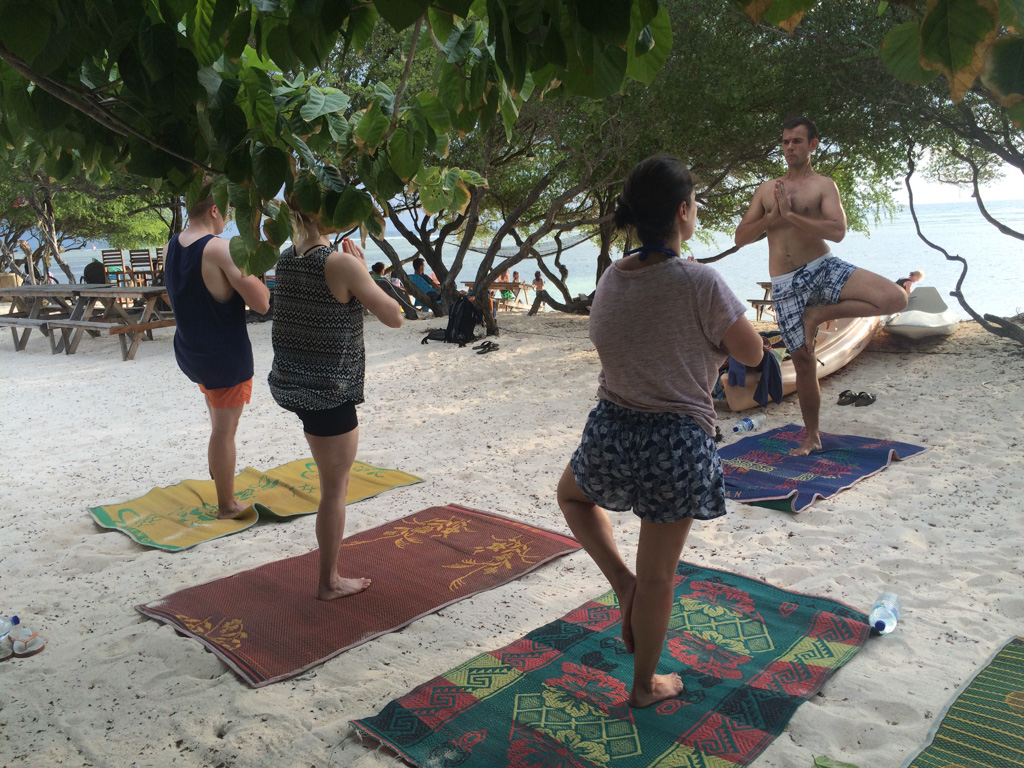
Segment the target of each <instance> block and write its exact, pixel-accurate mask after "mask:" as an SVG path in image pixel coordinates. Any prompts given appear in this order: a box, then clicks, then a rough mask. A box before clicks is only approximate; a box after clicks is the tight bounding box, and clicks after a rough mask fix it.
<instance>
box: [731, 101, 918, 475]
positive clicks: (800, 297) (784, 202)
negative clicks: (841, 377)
mask: <svg viewBox="0 0 1024 768" xmlns="http://www.w3.org/2000/svg"><path fill="white" fill-rule="evenodd" d="M782 128H783V130H782V152H783V155H784V156H785V159H786V166H787V170H786V173H785V174H784V175H783V176H782V177H781V178H778V179H772V180H771V181H766V182H764V183H763V184H761V185H760V186H759V187H758V188H757V192H755V193H754V199H753V201H752V202H751V204H750V209H749V210H748V211H747V213H746V215H745V216H744V217H743V219H742V221H740V224H739V226H738V227H737V228H736V237H735V240H736V245H739V246H744V245H749V244H750V243H752V242H754V241H755V240H757V239H758V238H759V237H760V236H761V233H762V232H766V233H767V235H768V272H769V274H770V275H771V278H772V300H773V301H774V303H775V317H776V319H777V321H778V323H779V330H780V331H781V332H782V340H783V341H784V342H785V344H786V347H788V349H789V353H790V354H791V355H792V357H793V366H794V368H795V369H796V391H797V396H798V397H799V398H800V412H801V413H802V414H803V418H804V426H805V427H806V429H807V436H806V437H805V438H804V441H803V442H802V443H801V444H800V445H799V446H798V447H797V448H794V449H793V450H792V451H791V453H792V454H794V455H797V456H806V455H807V454H809V453H811V452H812V451H817V450H820V449H821V436H820V433H819V428H818V427H819V425H818V415H819V412H820V410H821V389H820V387H819V386H818V371H817V361H816V359H815V356H814V337H815V334H816V332H817V328H818V326H819V325H821V324H822V323H826V322H829V321H831V320H838V319H839V318H843V317H872V316H875V315H891V314H894V313H896V312H902V311H903V310H904V309H906V306H907V293H906V291H905V290H904V289H902V288H901V287H900V286H898V285H896V284H895V283H894V282H892V281H891V280H887V279H886V278H884V277H882V276H881V275H876V274H874V273H873V272H869V271H867V270H866V269H860V268H858V267H855V266H854V265H853V264H848V263H847V262H844V261H841V260H840V259H838V258H836V257H835V256H833V255H832V253H831V250H830V248H829V246H828V244H827V243H826V242H825V241H826V240H830V241H832V242H834V243H838V242H841V241H842V239H843V238H844V237H845V236H846V211H844V210H843V203H842V201H841V200H840V199H839V189H838V188H837V187H836V184H835V182H834V181H832V180H831V179H829V178H827V177H825V176H821V175H820V174H817V173H815V172H814V171H813V170H812V169H811V155H812V154H813V152H814V150H815V149H816V148H817V146H818V129H817V128H816V127H815V125H814V123H813V122H811V121H810V120H809V119H808V118H806V117H795V118H791V119H789V120H787V121H786V122H785V123H784V124H783V126H782Z"/></svg>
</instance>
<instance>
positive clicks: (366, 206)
mask: <svg viewBox="0 0 1024 768" xmlns="http://www.w3.org/2000/svg"><path fill="white" fill-rule="evenodd" d="M372 212H373V201H372V200H371V199H370V196H369V195H368V194H367V193H366V192H364V191H362V190H359V189H356V188H355V187H352V186H349V187H345V191H344V192H342V193H341V197H340V198H338V204H337V205H336V206H335V208H334V212H333V215H332V216H331V222H332V223H333V224H334V226H335V227H336V228H338V229H340V230H346V229H352V228H353V227H357V226H359V225H360V224H361V223H362V222H363V221H365V220H366V219H368V218H369V217H370V214H371V213H372Z"/></svg>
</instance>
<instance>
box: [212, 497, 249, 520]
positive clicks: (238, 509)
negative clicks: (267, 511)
mask: <svg viewBox="0 0 1024 768" xmlns="http://www.w3.org/2000/svg"><path fill="white" fill-rule="evenodd" d="M248 508H249V507H247V506H246V505H245V504H243V503H242V502H240V501H237V500H235V501H232V502H231V504H229V505H228V506H226V507H220V508H218V509H217V519H218V520H234V519H235V518H236V517H241V515H242V513H243V512H245V510H247V509H248Z"/></svg>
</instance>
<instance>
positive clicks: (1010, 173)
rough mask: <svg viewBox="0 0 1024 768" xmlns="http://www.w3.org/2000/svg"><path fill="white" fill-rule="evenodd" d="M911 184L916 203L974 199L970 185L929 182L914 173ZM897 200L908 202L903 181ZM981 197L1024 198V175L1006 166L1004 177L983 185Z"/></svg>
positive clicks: (968, 200)
mask: <svg viewBox="0 0 1024 768" xmlns="http://www.w3.org/2000/svg"><path fill="white" fill-rule="evenodd" d="M910 183H911V186H912V188H913V190H914V203H915V204H916V205H926V204H928V203H962V202H970V201H971V200H972V197H971V194H972V190H971V188H970V187H963V188H959V187H955V186H953V185H952V184H939V183H937V182H928V181H925V180H924V177H922V176H917V175H916V174H915V175H914V177H913V178H911V182H910ZM894 196H895V198H896V200H897V202H899V203H901V204H902V205H906V204H907V202H908V199H907V191H906V190H905V189H904V188H903V183H902V181H901V182H900V189H899V191H898V192H896V193H895V195H894ZM981 199H982V200H984V201H985V202H994V201H996V200H1024V175H1022V174H1021V172H1020V171H1018V170H1017V169H1016V168H1012V167H1010V166H1007V167H1006V170H1005V171H1004V172H1003V178H1001V179H999V180H998V181H996V182H994V183H992V184H983V185H982V186H981Z"/></svg>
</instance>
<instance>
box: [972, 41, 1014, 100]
mask: <svg viewBox="0 0 1024 768" xmlns="http://www.w3.org/2000/svg"><path fill="white" fill-rule="evenodd" d="M982 81H983V82H984V83H985V87H987V88H988V89H989V90H990V91H992V95H993V96H995V98H996V99H997V100H998V101H999V103H1000V104H1002V105H1003V106H1004V107H1012V106H1013V105H1014V104H1016V103H1017V102H1019V101H1021V100H1022V99H1024V38H1020V37H1011V36H1009V35H1007V36H1005V37H1002V38H1000V39H999V40H996V42H995V44H994V45H993V46H992V48H991V49H990V50H989V52H988V61H986V63H985V71H984V72H983V73H982Z"/></svg>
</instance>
